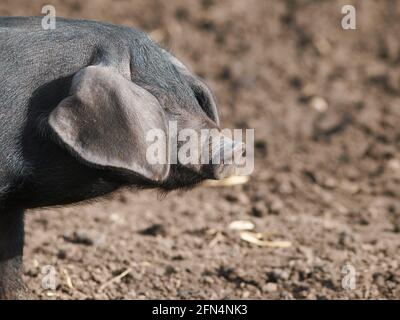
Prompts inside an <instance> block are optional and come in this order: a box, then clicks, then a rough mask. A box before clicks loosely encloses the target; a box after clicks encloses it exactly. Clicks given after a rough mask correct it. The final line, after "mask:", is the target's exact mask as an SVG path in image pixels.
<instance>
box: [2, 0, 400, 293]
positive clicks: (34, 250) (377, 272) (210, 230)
mask: <svg viewBox="0 0 400 320" xmlns="http://www.w3.org/2000/svg"><path fill="white" fill-rule="evenodd" d="M45 4H51V5H53V6H54V7H55V8H56V13H57V16H62V17H70V18H85V19H94V20H101V21H109V22H113V23H117V24H124V25H127V26H132V27H136V28H139V29H141V30H144V31H146V32H148V33H149V34H150V36H151V37H152V38H153V39H154V40H156V41H157V42H158V43H160V44H162V45H163V46H165V47H167V48H169V49H170V50H171V51H172V52H173V53H174V54H175V55H176V56H177V57H178V58H179V59H181V60H182V61H183V62H185V63H186V64H187V65H188V66H189V67H190V68H191V69H192V70H193V71H194V72H196V73H197V74H199V75H200V76H202V77H203V78H204V79H205V80H206V81H207V83H208V84H209V85H210V86H211V88H212V89H213V91H214V93H215V95H216V97H217V100H218V103H219V111H220V116H221V122H222V124H223V126H224V127H228V128H254V129H255V140H256V141H255V147H256V165H255V171H254V173H253V175H252V176H251V177H250V179H249V181H247V182H246V183H243V184H239V185H218V186H210V185H203V186H200V187H198V188H196V189H195V190H193V191H190V192H173V193H171V194H169V195H167V197H165V198H164V197H161V196H160V195H158V194H157V192H153V191H145V192H137V193H136V192H129V191H122V192H119V193H118V194H115V195H113V196H111V197H109V199H106V200H102V201H100V202H97V203H95V204H90V205H80V206H73V207H68V208H63V209H47V210H44V211H38V212H30V214H29V215H28V216H27V219H26V220H27V221H26V224H27V230H28V231H27V232H28V233H27V237H26V250H25V252H26V255H25V280H26V281H27V282H28V285H29V287H30V288H33V289H34V296H35V297H37V298H43V299H54V298H57V299H87V298H90V299H92V298H102V299H108V298H110V299H146V298H178V299H180V298H183V299H191V298H198V299H205V298H211V299H213V298H219V299H224V298H228V299H229V298H235V299H241V298H254V299H261V298H270V299H278V298H279V299H293V298H295V299H315V298H318V299H327V298H344V299H346V298H367V299H368V298H400V285H399V284H400V269H399V263H400V262H399V252H400V203H399V195H400V127H399V123H400V44H399V34H400V19H399V17H400V1H396V0H393V1H384V0H382V1H374V0H362V1H361V0H360V1H351V0H346V1H333V0H332V1H322V0H321V1H317V0H298V1H291V0H286V1H272V0H246V1H243V0H221V1H220V0H218V1H217V0H168V1H166V0H165V1H162V0H130V1H129V0H114V1H111V0H96V1H95V0H87V1H78V0H59V1H51V0H46V1H36V0H35V1H32V0H26V1H22V0H17V1H16V0H2V1H1V3H0V14H1V15H22V16H28V15H35V16H40V15H41V8H42V6H43V5H45ZM346 4H352V5H354V6H355V8H356V19H357V20H356V23H357V24H356V25H357V29H356V30H343V29H342V27H341V19H342V17H343V15H342V14H341V8H342V6H343V5H346ZM238 220H245V221H246V222H247V223H246V224H243V223H234V224H233V225H232V222H235V221H238ZM238 226H239V228H243V227H244V226H247V227H248V228H249V229H252V230H250V231H249V233H248V234H247V237H244V236H243V233H240V231H238V230H234V229H235V228H236V229H237V228H238ZM46 265H50V266H53V267H54V268H55V270H56V273H57V279H58V285H57V289H56V290H44V289H43V288H42V286H41V284H42V283H41V281H42V277H43V275H42V274H41V271H42V267H43V266H46ZM346 265H350V266H352V267H353V269H354V270H353V271H355V274H354V275H355V276H356V278H355V279H356V286H355V288H354V289H346V286H345V288H344V287H343V286H342V281H343V279H344V277H346V276H347V275H348V274H346V272H348V268H347V269H346V268H345V270H344V271H343V267H344V266H346ZM346 270H347V271H346ZM342 271H343V272H344V273H342Z"/></svg>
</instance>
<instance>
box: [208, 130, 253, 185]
mask: <svg viewBox="0 0 400 320" xmlns="http://www.w3.org/2000/svg"><path fill="white" fill-rule="evenodd" d="M215 149H216V150H213V151H214V152H213V154H212V161H211V164H212V178H213V179H215V180H221V179H226V178H228V177H231V176H234V175H239V174H240V165H241V164H242V163H243V159H244V157H245V156H246V148H245V144H244V143H242V142H240V141H234V140H232V139H230V138H228V137H225V136H222V138H221V142H220V144H219V145H218V146H217V148H215Z"/></svg>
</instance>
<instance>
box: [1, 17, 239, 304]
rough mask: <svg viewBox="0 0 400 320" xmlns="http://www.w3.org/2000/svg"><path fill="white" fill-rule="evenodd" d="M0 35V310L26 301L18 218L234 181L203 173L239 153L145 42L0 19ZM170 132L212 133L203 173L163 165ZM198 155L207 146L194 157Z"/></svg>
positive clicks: (182, 74)
mask: <svg viewBox="0 0 400 320" xmlns="http://www.w3.org/2000/svg"><path fill="white" fill-rule="evenodd" d="M0 29H1V30H0V31H1V32H0V43H2V44H5V43H6V44H7V45H2V46H0V54H1V56H2V59H1V60H0V70H1V71H2V72H1V75H0V77H1V78H0V298H2V297H3V298H4V297H20V296H21V295H22V294H23V293H24V292H25V290H23V285H22V281H21V280H20V269H21V257H22V248H23V232H24V231H23V212H24V209H26V208H35V207H42V206H52V205H63V204H68V203H74V202H77V201H82V200H86V199H91V198H94V197H98V196H102V195H105V194H107V193H110V192H112V191H114V190H116V189H118V188H120V187H123V186H133V187H135V186H136V187H140V188H160V189H164V190H171V189H175V188H182V187H189V186H193V185H195V184H196V183H198V182H200V181H202V180H204V179H207V178H211V179H220V178H224V177H226V176H228V175H230V174H232V173H233V172H234V166H233V165H232V164H231V163H227V162H225V161H224V159H222V162H217V163H213V161H212V160H213V159H215V158H220V151H219V150H222V149H225V150H226V149H228V150H230V151H231V152H233V153H235V154H236V153H239V154H241V153H242V152H243V150H242V149H243V146H242V145H241V144H240V143H236V142H234V141H232V140H231V139H229V138H227V137H224V136H223V135H222V134H220V133H219V131H220V127H219V125H220V124H219V119H218V112H217V108H216V103H215V99H214V97H213V95H212V93H211V91H210V89H209V88H208V87H207V85H206V84H205V83H204V82H203V81H202V80H200V79H199V78H198V77H197V76H195V75H194V74H192V73H191V72H190V71H189V70H188V69H187V68H186V67H185V66H184V65H183V64H182V63H181V62H179V61H178V60H177V59H176V58H175V57H173V56H172V55H171V54H170V53H169V52H167V51H165V50H164V49H162V48H160V47H159V46H158V45H156V44H155V43H154V42H153V41H152V40H151V39H150V38H149V37H148V36H147V35H146V34H144V33H142V32H139V31H137V30H135V29H133V28H128V27H122V26H116V25H111V24H106V23H100V22H93V21H84V20H79V21H78V20H67V19H61V18H57V28H56V29H54V30H42V28H41V20H40V18H28V17H27V18H21V17H19V18H0ZM170 122H174V123H176V125H177V132H179V131H180V130H183V129H185V128H190V129H192V130H194V131H195V132H200V131H201V130H204V129H214V130H216V131H217V136H219V138H220V142H219V145H217V148H216V149H215V148H214V150H211V151H210V152H209V156H210V161H209V162H206V163H204V162H202V163H200V161H199V162H198V163H191V164H183V163H181V162H180V161H178V162H176V163H172V162H171V161H170V160H171V153H172V152H173V150H172V149H173V148H172V146H171V144H170V141H175V140H176V139H175V138H176V137H174V136H173V135H174V134H171V132H170V131H169V130H168V126H169V123H170ZM156 129H157V130H162V131H163V132H165V133H166V136H167V140H166V141H167V143H166V144H165V147H164V148H161V149H159V151H158V152H159V156H160V158H162V159H165V161H160V162H156V163H150V162H149V161H148V158H147V156H146V151H147V150H148V148H149V144H150V141H149V140H148V139H147V134H148V132H149V131H151V130H156ZM175 134H176V133H175ZM180 146H181V144H180V143H177V148H178V149H179V147H180ZM207 146H209V140H207V139H206V140H205V141H203V143H202V144H201V146H200V147H199V148H200V149H201V150H203V149H204V148H205V147H207ZM207 150H208V149H207ZM207 152H208V151H206V153H207Z"/></svg>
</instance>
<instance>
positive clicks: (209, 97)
mask: <svg viewBox="0 0 400 320" xmlns="http://www.w3.org/2000/svg"><path fill="white" fill-rule="evenodd" d="M164 52H165V53H166V54H167V56H168V57H169V59H170V61H171V62H172V64H173V65H174V66H175V67H176V68H177V70H178V71H179V72H180V73H181V74H182V75H183V76H184V78H185V80H186V81H187V82H188V83H189V85H190V87H191V88H192V90H193V92H194V95H195V97H196V99H197V101H198V102H199V105H200V107H201V108H202V109H203V110H204V112H205V113H206V114H207V116H208V117H209V118H210V119H211V120H213V121H214V122H215V123H216V124H217V125H218V126H219V117H218V110H217V104H216V103H215V97H214V95H213V94H212V92H211V90H210V88H209V87H208V86H207V85H206V84H205V83H204V82H203V81H202V80H201V79H200V78H199V77H197V76H196V75H194V74H193V73H191V72H190V71H189V69H188V68H187V67H186V66H185V65H184V64H183V63H182V62H180V61H179V60H178V59H177V58H175V57H174V56H173V55H172V54H170V53H169V52H168V51H165V50H164Z"/></svg>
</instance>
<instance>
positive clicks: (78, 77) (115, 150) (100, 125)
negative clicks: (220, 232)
mask: <svg viewBox="0 0 400 320" xmlns="http://www.w3.org/2000/svg"><path fill="white" fill-rule="evenodd" d="M49 124H50V126H51V127H52V129H53V130H54V131H55V132H56V134H57V135H58V137H59V138H60V139H61V140H62V141H63V142H64V143H65V144H66V145H67V146H68V147H69V149H72V151H73V152H75V153H76V154H77V155H78V157H80V158H82V159H83V160H85V161H87V162H88V163H90V164H93V165H98V166H104V167H114V168H120V169H125V170H129V171H131V172H134V173H136V174H139V175H140V176H142V177H145V178H146V179H149V180H152V181H162V180H164V179H165V178H166V177H167V175H168V172H169V165H168V162H167V160H168V159H169V155H168V144H167V141H168V138H167V136H166V134H167V124H166V119H165V116H164V112H163V110H162V107H161V106H160V104H159V103H158V101H157V99H156V98H155V97H154V96H153V95H151V94H150V93H149V92H148V91H146V90H145V89H143V88H141V87H139V86H138V85H136V84H135V83H133V82H131V81H130V80H128V79H126V78H125V77H123V76H122V75H121V74H120V73H119V72H118V71H117V70H116V69H114V68H112V67H105V66H89V67H86V68H84V69H82V70H81V71H79V72H78V73H77V74H75V76H74V77H73V79H72V85H71V89H70V96H68V97H67V98H65V99H64V100H62V101H61V102H60V103H59V105H58V106H57V107H56V108H55V109H54V110H53V111H52V112H51V114H50V117H49ZM151 129H158V130H162V131H163V132H164V133H165V135H164V137H165V141H164V143H163V146H164V147H163V148H161V150H158V151H159V153H161V154H158V159H161V161H157V164H150V163H149V162H148V161H147V159H146V151H147V149H148V147H149V145H150V142H149V143H148V142H147V141H146V135H147V133H148V132H149V130H151ZM163 160H165V161H163ZM152 163H154V162H152Z"/></svg>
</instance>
